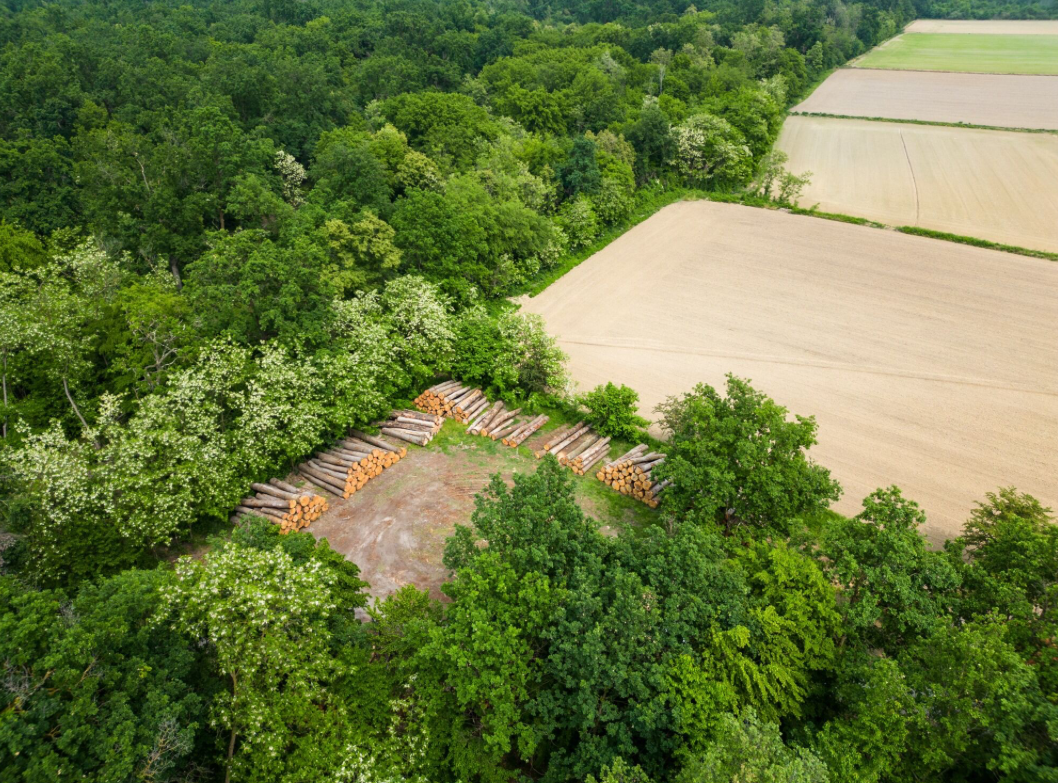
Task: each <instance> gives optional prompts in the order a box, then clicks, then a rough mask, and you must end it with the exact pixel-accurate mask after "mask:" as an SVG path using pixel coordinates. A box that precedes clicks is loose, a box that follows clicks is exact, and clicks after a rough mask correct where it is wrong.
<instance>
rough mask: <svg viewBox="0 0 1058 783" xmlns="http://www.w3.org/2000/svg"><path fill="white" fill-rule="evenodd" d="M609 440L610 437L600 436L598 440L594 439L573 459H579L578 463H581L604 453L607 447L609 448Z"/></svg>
mask: <svg viewBox="0 0 1058 783" xmlns="http://www.w3.org/2000/svg"><path fill="white" fill-rule="evenodd" d="M610 440H611V439H610V438H601V439H600V440H597V441H595V443H593V444H592V445H591V447H590V448H587V449H585V450H584V451H582V452H581V453H580V454H578V455H577V456H576V457H575V459H574V461H577V460H580V463H581V464H582V465H583V464H584V463H585V462H587V461H588V460H589V459H591V458H593V457H596V456H598V455H600V454H605V453H606V451H607V449H609V448H610Z"/></svg>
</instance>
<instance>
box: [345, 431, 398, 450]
mask: <svg viewBox="0 0 1058 783" xmlns="http://www.w3.org/2000/svg"><path fill="white" fill-rule="evenodd" d="M351 432H352V435H353V437H354V438H359V439H360V440H362V441H364V442H365V443H370V444H371V445H372V446H378V447H379V448H380V449H382V450H383V451H393V452H399V451H400V449H398V448H397V447H396V446H394V445H392V444H390V443H386V441H384V440H382V438H376V437H375V436H374V435H368V434H367V433H366V432H361V431H360V430H351Z"/></svg>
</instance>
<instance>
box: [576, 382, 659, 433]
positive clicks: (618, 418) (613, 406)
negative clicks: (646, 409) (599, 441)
mask: <svg viewBox="0 0 1058 783" xmlns="http://www.w3.org/2000/svg"><path fill="white" fill-rule="evenodd" d="M579 402H580V404H581V405H583V406H584V407H585V408H587V409H588V415H587V419H586V420H587V421H588V422H590V423H591V425H592V427H593V428H594V429H595V431H596V432H598V433H600V434H601V435H609V436H610V437H613V438H620V439H622V440H633V439H635V438H636V437H637V435H638V434H639V432H640V430H641V429H642V428H643V427H645V426H646V425H647V423H648V422H647V420H646V419H644V418H643V417H642V416H640V415H639V414H637V413H636V410H637V409H638V407H637V404H638V402H639V394H638V393H637V392H636V390H635V389H630V388H628V387H627V386H625V385H623V384H622V385H621V386H615V385H614V384H613V383H612V382H608V383H607V384H606V385H605V386H602V385H600V386H596V387H595V388H594V389H592V390H591V391H590V392H588V393H586V394H582V395H581V396H580V398H579Z"/></svg>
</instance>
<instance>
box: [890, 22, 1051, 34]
mask: <svg viewBox="0 0 1058 783" xmlns="http://www.w3.org/2000/svg"><path fill="white" fill-rule="evenodd" d="M904 32H905V33H946V34H964V33H971V34H977V35H1058V19H1040V20H1032V19H1027V20H1020V19H980V20H977V19H916V20H915V21H914V22H912V23H911V24H909V25H908V26H907V27H905V28H904Z"/></svg>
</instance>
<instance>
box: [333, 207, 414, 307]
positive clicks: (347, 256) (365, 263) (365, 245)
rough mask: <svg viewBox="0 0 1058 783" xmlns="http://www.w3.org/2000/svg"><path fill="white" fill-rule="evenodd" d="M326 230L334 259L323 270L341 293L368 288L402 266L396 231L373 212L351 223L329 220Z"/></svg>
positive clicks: (345, 294) (341, 294)
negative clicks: (395, 240) (396, 241)
mask: <svg viewBox="0 0 1058 783" xmlns="http://www.w3.org/2000/svg"><path fill="white" fill-rule="evenodd" d="M324 232H325V234H326V237H327V250H328V255H329V257H330V261H331V263H330V264H328V265H326V266H325V267H324V269H323V274H324V276H325V278H326V279H327V281H328V282H329V283H330V286H331V288H332V290H334V291H335V292H336V293H337V294H338V295H339V296H350V295H351V294H353V293H354V292H355V291H357V290H362V289H364V288H367V287H368V285H369V284H370V283H374V282H377V281H379V280H381V279H383V278H384V277H386V276H388V275H391V274H392V273H393V272H395V271H396V270H397V268H398V267H400V261H401V254H400V250H399V249H398V248H397V246H396V245H395V244H394V241H393V239H394V237H395V236H396V233H395V232H394V231H393V228H392V227H391V226H390V225H389V224H388V223H386V221H384V220H382V219H381V218H379V217H378V216H377V215H375V214H374V213H372V212H364V213H363V217H362V218H361V219H359V220H357V221H356V222H355V223H353V224H352V225H349V224H347V223H345V222H344V221H341V220H328V221H327V223H326V224H325V225H324Z"/></svg>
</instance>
